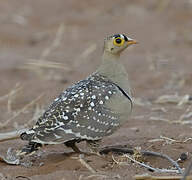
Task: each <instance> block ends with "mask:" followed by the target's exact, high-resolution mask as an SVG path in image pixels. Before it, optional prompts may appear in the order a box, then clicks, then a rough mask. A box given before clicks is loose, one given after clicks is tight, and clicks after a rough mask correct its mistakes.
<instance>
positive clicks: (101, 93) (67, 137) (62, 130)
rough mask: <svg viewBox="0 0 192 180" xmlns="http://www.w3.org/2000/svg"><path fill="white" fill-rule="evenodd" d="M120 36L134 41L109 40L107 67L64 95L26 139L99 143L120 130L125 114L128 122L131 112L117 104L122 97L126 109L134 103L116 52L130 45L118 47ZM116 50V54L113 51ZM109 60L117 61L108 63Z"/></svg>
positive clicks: (104, 60) (106, 45) (56, 100)
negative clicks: (117, 41) (114, 42)
mask: <svg viewBox="0 0 192 180" xmlns="http://www.w3.org/2000/svg"><path fill="white" fill-rule="evenodd" d="M116 37H119V38H122V39H124V41H123V42H126V41H128V40H130V41H131V39H129V38H127V37H126V36H125V35H123V34H120V35H114V36H109V37H108V38H107V39H106V40H105V45H104V55H103V62H104V63H103V66H102V65H101V67H100V68H98V70H97V71H96V72H95V73H93V74H92V75H91V76H89V77H88V78H87V79H85V80H82V81H79V82H78V83H76V84H74V85H72V86H71V87H69V88H68V89H66V90H65V91H64V92H62V93H61V94H60V95H59V97H57V98H56V99H55V100H54V101H53V103H52V104H51V105H50V106H49V107H48V109H47V110H46V111H45V113H44V114H43V115H42V116H41V117H40V118H39V119H38V121H37V122H36V124H35V125H34V126H33V128H31V129H29V130H27V131H26V132H25V133H23V136H22V135H21V137H22V139H24V140H28V141H30V142H37V143H41V144H59V143H65V142H68V141H72V140H77V141H81V140H92V141H96V140H100V139H102V138H103V137H104V136H107V135H110V134H111V133H113V132H114V131H115V130H116V128H117V127H119V125H120V120H122V118H121V115H122V117H123V121H125V117H124V116H125V115H126V114H128V113H127V112H128V111H130V109H129V110H123V111H122V113H119V112H118V110H121V109H118V108H119V107H120V106H119V103H121V101H118V99H117V105H116V103H114V102H113V100H114V99H115V98H119V97H120V100H123V102H124V103H125V105H126V106H125V107H128V104H131V103H132V102H131V98H130V97H129V87H127V85H125V83H127V79H126V78H125V75H126V71H125V70H124V68H123V67H122V65H121V64H120V65H118V64H117V62H118V61H116V57H119V55H118V56H116V53H119V52H122V50H123V49H125V48H126V47H127V46H128V45H126V44H123V47H120V46H118V47H114V44H113V41H114V38H116ZM129 44H130V43H129ZM108 46H109V47H108ZM111 47H113V48H111ZM118 48H119V50H118ZM113 49H115V51H114V52H112V50H113ZM108 51H109V52H108ZM110 51H111V52H110ZM108 55H109V56H108ZM108 58H109V59H110V58H112V59H113V58H114V59H115V60H112V61H111V60H110V61H108V63H106V60H107V59H108ZM120 71H122V73H120ZM121 74H122V75H123V76H122V77H121ZM118 76H119V77H118ZM122 97H123V98H122ZM121 98H122V99H121ZM124 99H126V100H125V101H124ZM110 104H111V105H110ZM122 104H123V103H122ZM123 108H124V107H123V106H122V109H123ZM130 108H131V106H130Z"/></svg>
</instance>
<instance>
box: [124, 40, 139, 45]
mask: <svg viewBox="0 0 192 180" xmlns="http://www.w3.org/2000/svg"><path fill="white" fill-rule="evenodd" d="M131 44H138V42H137V41H135V40H133V39H132V40H128V41H127V45H131Z"/></svg>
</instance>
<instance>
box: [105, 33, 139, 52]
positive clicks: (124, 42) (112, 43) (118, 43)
mask: <svg viewBox="0 0 192 180" xmlns="http://www.w3.org/2000/svg"><path fill="white" fill-rule="evenodd" d="M131 44H137V42H136V41H135V40H133V39H131V38H129V37H127V36H125V35H124V34H114V35H112V36H108V37H107V38H105V40H104V51H105V52H107V53H111V54H114V55H115V54H117V55H119V54H120V53H121V52H122V51H123V50H124V49H126V48H127V47H128V46H130V45H131Z"/></svg>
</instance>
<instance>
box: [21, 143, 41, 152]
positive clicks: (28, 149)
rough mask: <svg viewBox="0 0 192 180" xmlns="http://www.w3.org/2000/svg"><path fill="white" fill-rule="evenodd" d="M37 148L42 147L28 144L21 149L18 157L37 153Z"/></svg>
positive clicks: (38, 144) (37, 144)
mask: <svg viewBox="0 0 192 180" xmlns="http://www.w3.org/2000/svg"><path fill="white" fill-rule="evenodd" d="M39 147H42V144H40V143H36V142H29V144H28V145H26V146H24V147H23V149H22V150H21V151H20V152H19V155H30V154H31V153H33V152H35V151H37V150H38V148H39Z"/></svg>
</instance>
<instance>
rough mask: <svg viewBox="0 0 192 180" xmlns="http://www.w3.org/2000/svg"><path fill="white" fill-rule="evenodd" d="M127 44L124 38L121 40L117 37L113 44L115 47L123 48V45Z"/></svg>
mask: <svg viewBox="0 0 192 180" xmlns="http://www.w3.org/2000/svg"><path fill="white" fill-rule="evenodd" d="M124 43H125V40H124V39H122V38H120V37H117V38H115V39H114V40H113V44H114V45H115V46H119V47H120V46H123V44H124Z"/></svg>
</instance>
